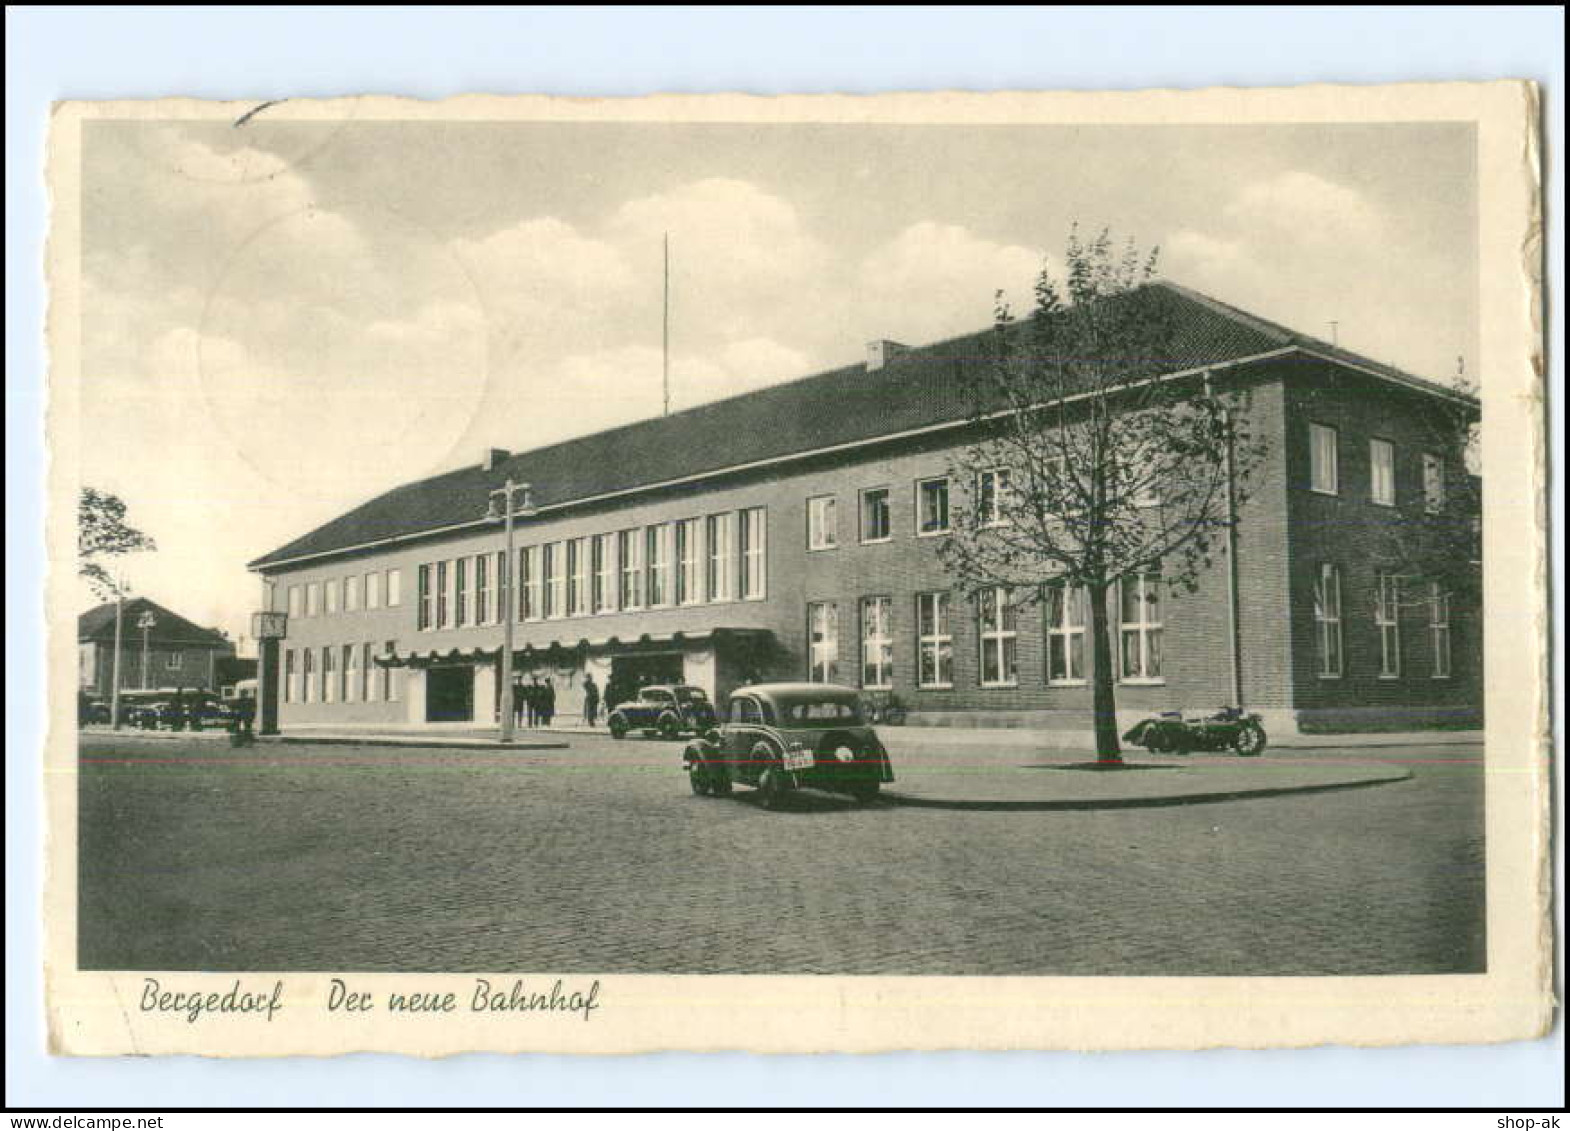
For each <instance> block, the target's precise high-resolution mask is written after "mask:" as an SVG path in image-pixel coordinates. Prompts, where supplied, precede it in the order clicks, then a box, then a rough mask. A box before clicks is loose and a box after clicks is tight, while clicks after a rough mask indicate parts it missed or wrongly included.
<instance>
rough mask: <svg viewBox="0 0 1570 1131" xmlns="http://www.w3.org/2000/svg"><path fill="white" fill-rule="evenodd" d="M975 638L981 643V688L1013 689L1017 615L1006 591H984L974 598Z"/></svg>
mask: <svg viewBox="0 0 1570 1131" xmlns="http://www.w3.org/2000/svg"><path fill="white" fill-rule="evenodd" d="M977 613H978V615H977V618H976V621H977V629H978V632H977V637H978V639H979V640H980V643H981V685H982V686H983V687H1013V686H1015V685H1016V684H1017V683H1018V682H1019V668H1018V661H1017V655H1018V637H1019V630H1018V623H1019V622H1018V615H1017V612H1016V610H1015V608H1014V599H1013V597H1012V596H1011V595H1010V594H1009V591H1008V590H1007V589H1004V588H1003V587H1002V586H998V587H996V588H993V589H988V590H987V591H986V592H984V593H982V594H981V595H980V597H979V598H978V608H977Z"/></svg>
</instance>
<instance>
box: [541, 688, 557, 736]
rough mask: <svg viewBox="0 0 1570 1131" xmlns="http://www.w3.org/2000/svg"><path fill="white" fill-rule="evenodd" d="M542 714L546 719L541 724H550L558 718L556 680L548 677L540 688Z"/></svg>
mask: <svg viewBox="0 0 1570 1131" xmlns="http://www.w3.org/2000/svg"><path fill="white" fill-rule="evenodd" d="M540 714H541V716H542V717H543V719H544V721H543V722H542V723H541V724H540V725H541V726H550V725H551V721H552V720H553V719H555V718H556V681H555V680H551V679H547V680H546V681H545V683H544V685H543V686H542V687H541V688H540Z"/></svg>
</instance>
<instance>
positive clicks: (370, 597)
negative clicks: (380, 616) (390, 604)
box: [365, 573, 382, 609]
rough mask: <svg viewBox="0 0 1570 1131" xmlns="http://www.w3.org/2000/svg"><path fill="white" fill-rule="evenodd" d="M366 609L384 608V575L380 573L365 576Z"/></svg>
mask: <svg viewBox="0 0 1570 1131" xmlns="http://www.w3.org/2000/svg"><path fill="white" fill-rule="evenodd" d="M365 607H366V608H367V609H379V608H381V607H382V575H381V574H379V573H368V574H366V575H365Z"/></svg>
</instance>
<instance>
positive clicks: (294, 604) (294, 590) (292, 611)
mask: <svg viewBox="0 0 1570 1131" xmlns="http://www.w3.org/2000/svg"><path fill="white" fill-rule="evenodd" d="M289 619H290V620H299V619H300V587H299V586H298V585H291V586H289Z"/></svg>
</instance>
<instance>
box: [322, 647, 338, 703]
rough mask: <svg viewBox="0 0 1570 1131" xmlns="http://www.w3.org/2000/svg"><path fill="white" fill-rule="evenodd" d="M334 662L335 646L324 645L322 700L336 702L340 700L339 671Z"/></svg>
mask: <svg viewBox="0 0 1570 1131" xmlns="http://www.w3.org/2000/svg"><path fill="white" fill-rule="evenodd" d="M335 667H336V665H334V663H333V646H332V645H331V644H326V645H323V646H322V702H323V703H336V702H337V701H338V673H337V671H336V670H335Z"/></svg>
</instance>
